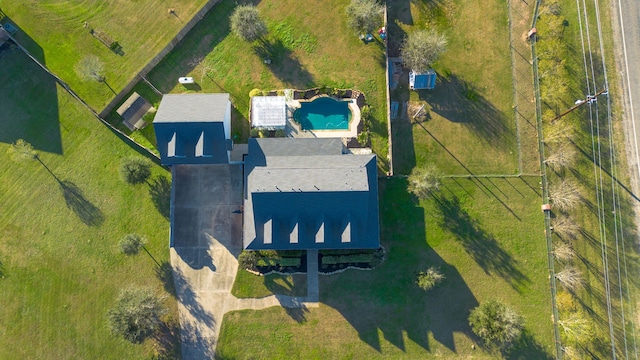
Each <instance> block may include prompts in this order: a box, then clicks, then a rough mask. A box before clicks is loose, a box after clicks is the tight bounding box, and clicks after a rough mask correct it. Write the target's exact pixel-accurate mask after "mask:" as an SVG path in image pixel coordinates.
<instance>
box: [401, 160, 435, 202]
mask: <svg viewBox="0 0 640 360" xmlns="http://www.w3.org/2000/svg"><path fill="white" fill-rule="evenodd" d="M408 181H409V191H410V192H411V193H413V194H414V195H415V196H417V197H418V199H426V198H427V196H429V194H431V193H432V192H434V191H437V190H438V189H440V171H439V170H438V168H436V167H435V166H434V165H433V164H429V165H427V166H425V167H422V168H414V169H413V170H412V171H411V175H409V178H408Z"/></svg>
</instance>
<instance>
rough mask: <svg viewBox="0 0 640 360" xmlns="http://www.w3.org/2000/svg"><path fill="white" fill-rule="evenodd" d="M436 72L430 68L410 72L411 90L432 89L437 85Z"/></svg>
mask: <svg viewBox="0 0 640 360" xmlns="http://www.w3.org/2000/svg"><path fill="white" fill-rule="evenodd" d="M436 77H437V76H436V72H435V71H434V70H433V69H429V70H427V71H425V72H420V73H419V72H416V71H414V70H411V71H410V72H409V89H411V90H422V89H427V90H431V89H433V88H434V87H435V86H436Z"/></svg>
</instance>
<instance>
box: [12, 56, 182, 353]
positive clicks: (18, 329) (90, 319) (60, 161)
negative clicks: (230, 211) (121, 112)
mask: <svg viewBox="0 0 640 360" xmlns="http://www.w3.org/2000/svg"><path fill="white" fill-rule="evenodd" d="M0 68H2V69H3V71H2V72H1V73H0V99H2V104H3V111H2V113H1V114H0V134H2V135H0V154H2V159H3V161H2V165H0V207H1V208H2V209H3V210H2V212H0V239H2V241H0V275H1V276H0V289H1V290H0V293H2V296H0V319H1V321H0V334H2V346H0V358H2V359H16V358H18V359H52V358H56V359H95V358H101V359H107V358H110V359H140V358H145V357H149V356H150V355H151V354H152V353H153V352H154V351H153V348H154V346H153V344H152V343H151V342H147V343H145V344H143V345H132V344H130V343H128V342H126V341H125V340H123V339H120V338H118V337H115V336H113V335H111V333H110V332H109V328H108V326H107V323H106V313H107V311H108V309H109V308H110V307H111V306H112V305H113V304H114V302H115V298H116V296H117V294H118V292H119V291H120V290H121V289H123V288H125V287H128V286H138V285H143V286H150V287H152V288H153V289H155V290H156V291H157V292H158V293H159V294H166V295H168V294H167V293H166V292H165V291H164V289H165V286H167V289H168V290H169V291H172V290H171V287H170V286H169V284H164V283H163V282H162V281H161V280H160V278H161V277H159V276H158V275H156V273H157V271H156V269H157V266H156V265H155V263H154V260H153V259H152V258H151V257H150V256H149V255H147V254H146V253H145V252H141V254H139V255H137V256H133V257H126V256H124V255H122V254H120V253H119V250H118V245H117V244H118V241H119V239H120V238H121V237H122V236H123V235H125V234H127V233H130V232H136V233H138V234H140V235H144V236H145V237H146V238H147V239H148V244H147V245H146V247H147V249H148V251H149V252H150V254H151V255H153V257H154V258H155V260H157V261H158V262H159V263H166V262H167V261H168V252H169V251H168V249H169V247H168V235H169V222H168V220H167V219H166V218H165V217H164V216H162V215H161V214H160V212H159V211H158V209H156V207H155V206H154V200H153V199H152V196H151V193H150V189H149V186H147V185H139V186H130V185H127V184H125V183H124V182H123V181H122V180H121V179H120V176H119V174H118V167H119V164H120V160H121V159H122V158H124V157H127V156H140V154H138V153H137V152H136V150H134V149H132V148H131V147H129V146H128V145H127V144H126V143H125V142H123V141H122V139H120V138H119V137H118V136H116V135H115V134H114V133H113V132H111V131H109V130H108V129H107V128H106V127H105V126H103V125H102V124H101V123H100V122H98V120H97V119H96V118H94V117H93V116H92V115H91V114H90V113H89V112H88V111H87V110H86V109H85V108H84V107H82V106H81V105H80V103H79V102H78V101H77V100H75V99H74V98H72V97H71V96H69V95H68V94H67V93H66V92H65V91H64V90H63V89H61V88H60V87H57V86H56V85H55V83H54V82H53V80H52V79H51V78H50V77H49V76H48V75H47V74H46V73H44V71H42V70H41V69H40V68H39V67H37V66H36V65H35V64H33V63H32V62H31V61H29V60H28V58H27V57H26V56H24V55H23V54H22V53H21V52H19V51H14V50H4V51H2V52H0ZM15 74H20V76H19V81H17V80H16V76H15ZM19 138H22V139H25V140H27V141H29V142H30V143H32V144H33V146H34V148H35V149H36V150H37V151H38V154H39V159H40V160H41V162H39V161H37V160H30V161H27V162H23V163H15V162H13V161H11V160H10V159H9V155H8V154H7V150H8V149H9V147H10V145H9V144H10V143H12V142H14V141H15V140H17V139H19ZM153 174H154V177H159V176H161V177H165V178H167V179H169V177H170V174H169V173H168V172H167V171H166V170H164V169H163V168H160V167H158V166H155V165H154V166H153ZM165 190H166V189H165ZM161 193H162V192H161ZM158 195H159V196H158V197H157V198H156V202H158V203H162V199H163V198H164V197H163V196H162V194H158ZM162 210H163V212H164V213H165V214H166V211H165V210H164V209H162ZM165 266H166V265H165ZM166 304H167V306H168V307H169V309H170V313H169V316H168V320H170V321H173V323H175V320H176V319H177V306H176V301H175V298H174V297H173V296H172V295H168V296H167V300H166ZM171 319H173V320H171ZM174 329H175V328H174ZM174 350H175V349H174ZM168 351H169V353H170V354H173V355H175V354H174V353H172V352H171V351H172V350H171V349H169V350H168ZM176 351H178V353H179V349H177V350H176ZM173 355H170V356H173Z"/></svg>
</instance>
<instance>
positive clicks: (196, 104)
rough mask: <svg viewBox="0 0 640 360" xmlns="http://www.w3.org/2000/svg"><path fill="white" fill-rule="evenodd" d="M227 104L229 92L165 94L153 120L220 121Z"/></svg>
mask: <svg viewBox="0 0 640 360" xmlns="http://www.w3.org/2000/svg"><path fill="white" fill-rule="evenodd" d="M228 105H229V94H166V95H164V96H163V97H162V101H161V102H160V107H159V108H158V112H157V113H156V116H155V118H154V119H153V122H154V124H155V123H184V122H200V123H201V122H222V121H224V118H225V113H226V110H227V106H228Z"/></svg>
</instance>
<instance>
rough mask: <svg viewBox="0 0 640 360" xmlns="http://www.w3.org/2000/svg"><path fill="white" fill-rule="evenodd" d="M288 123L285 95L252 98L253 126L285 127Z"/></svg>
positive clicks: (261, 127)
mask: <svg viewBox="0 0 640 360" xmlns="http://www.w3.org/2000/svg"><path fill="white" fill-rule="evenodd" d="M286 124H287V103H286V100H285V97H284V96H254V97H252V98H251V126H252V127H255V128H260V129H269V130H276V129H284V127H285V125H286Z"/></svg>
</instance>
